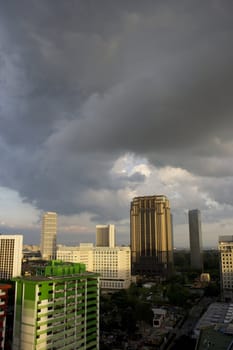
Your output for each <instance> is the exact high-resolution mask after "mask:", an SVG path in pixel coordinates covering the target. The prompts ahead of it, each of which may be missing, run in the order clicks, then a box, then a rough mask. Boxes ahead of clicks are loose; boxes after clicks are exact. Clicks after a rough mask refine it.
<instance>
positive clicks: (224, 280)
mask: <svg viewBox="0 0 233 350" xmlns="http://www.w3.org/2000/svg"><path fill="white" fill-rule="evenodd" d="M218 247H219V256H220V280H221V292H222V299H223V300H225V301H233V236H220V237H219V245H218Z"/></svg>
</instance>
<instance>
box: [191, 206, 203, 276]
mask: <svg viewBox="0 0 233 350" xmlns="http://www.w3.org/2000/svg"><path fill="white" fill-rule="evenodd" d="M189 238H190V258H191V267H192V268H194V269H198V270H203V251H202V232H201V213H200V211H199V210H198V209H194V210H189Z"/></svg>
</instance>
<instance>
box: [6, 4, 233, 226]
mask: <svg viewBox="0 0 233 350" xmlns="http://www.w3.org/2000/svg"><path fill="white" fill-rule="evenodd" d="M0 4H1V11H0V29H1V31H0V87H1V92H0V94H1V98H0V120H1V130H0V151H1V171H0V184H1V185H2V186H8V187H10V188H13V189H15V190H17V191H18V192H19V193H20V194H21V196H22V198H24V199H25V200H26V201H29V202H31V203H33V204H34V205H36V206H38V207H39V208H40V209H43V210H51V208H52V210H57V211H58V212H60V213H63V214H69V213H79V212H90V213H93V215H97V217H99V218H104V215H105V217H107V218H111V217H112V218H113V219H114V218H115V219H119V218H120V215H123V211H124V210H125V209H126V203H125V202H124V199H122V201H121V199H120V198H121V197H120V194H119V195H118V196H119V197H118V199H117V200H116V205H117V206H118V207H119V208H121V210H119V211H118V213H116V210H113V209H115V208H110V207H109V206H107V205H106V203H104V202H107V201H104V200H103V202H101V201H102V198H101V193H102V196H103V193H104V196H105V197H106V198H108V200H109V201H114V198H116V193H118V192H119V191H121V190H123V189H124V188H130V189H134V188H135V186H137V185H138V184H140V183H141V182H142V181H143V180H144V177H143V175H140V174H137V173H136V174H134V175H131V176H125V175H119V176H117V175H114V174H113V172H112V168H113V165H114V162H115V160H116V159H118V158H119V157H120V156H122V155H124V154H125V153H126V152H131V153H133V154H136V155H138V156H141V157H146V158H148V159H149V161H150V162H151V163H153V164H155V165H156V166H161V165H167V164H170V165H173V166H180V167H183V168H186V169H188V170H190V171H192V172H195V173H197V174H203V175H211V176H213V175H214V176H221V175H222V174H223V175H229V174H230V175H231V174H232V172H233V169H232V168H231V167H229V166H227V164H229V160H232V153H233V143H232V127H233V125H232V124H233V118H232V111H233V99H232V95H233V69H232V68H233V67H232V65H233V63H232V62H233V46H232V36H233V24H232V16H231V14H232V4H231V3H230V2H228V1H205V2H203V1H176V2H174V1H167V2H164V1H143V2H142V1H125V0H124V1H111V0H108V1H104V0H103V1H102V0H101V1H99V2H98V4H97V2H96V1H91V0H85V1H84V0H83V1H78V0H76V1H60V0H56V1H55V0H50V1H43V0H41V1H35V0H34V1H26V0H22V1H20V2H19V1H16V0H15V1H7V2H4V1H0ZM214 157H215V158H214ZM223 164H224V165H223ZM100 191H102V192H100ZM104 191H106V192H104ZM123 209H124V210H123ZM114 215H115V216H114Z"/></svg>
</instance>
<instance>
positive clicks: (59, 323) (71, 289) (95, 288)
mask: <svg viewBox="0 0 233 350" xmlns="http://www.w3.org/2000/svg"><path fill="white" fill-rule="evenodd" d="M15 282H16V291H15V318H14V332H13V349H14V350H25V349H27V350H44V349H46V350H52V349H53V350H54V349H59V350H71V349H72V350H75V349H79V350H86V349H89V350H94V349H95V350H96V349H97V350H98V349H99V277H98V275H97V274H94V273H90V272H86V271H85V266H84V265H83V264H78V263H62V262H58V261H50V262H48V265H47V266H45V267H38V269H37V273H36V275H35V276H30V277H22V278H15Z"/></svg>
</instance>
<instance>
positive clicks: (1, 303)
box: [0, 284, 11, 349]
mask: <svg viewBox="0 0 233 350" xmlns="http://www.w3.org/2000/svg"><path fill="white" fill-rule="evenodd" d="M10 288H11V285H9V284H0V349H6V348H5V338H6V316H7V304H8V290H9V289H10Z"/></svg>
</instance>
